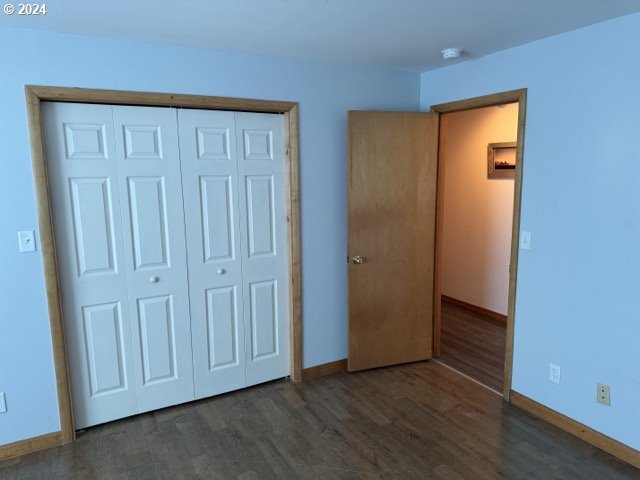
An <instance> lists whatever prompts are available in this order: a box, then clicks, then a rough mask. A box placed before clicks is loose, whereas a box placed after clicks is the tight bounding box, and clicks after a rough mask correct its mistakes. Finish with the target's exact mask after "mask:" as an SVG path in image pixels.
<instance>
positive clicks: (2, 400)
mask: <svg viewBox="0 0 640 480" xmlns="http://www.w3.org/2000/svg"><path fill="white" fill-rule="evenodd" d="M0 413H7V399H6V397H5V396H4V392H0Z"/></svg>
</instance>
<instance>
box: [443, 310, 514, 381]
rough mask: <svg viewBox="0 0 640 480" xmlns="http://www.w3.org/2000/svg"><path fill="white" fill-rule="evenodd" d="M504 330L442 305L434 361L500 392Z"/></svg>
mask: <svg viewBox="0 0 640 480" xmlns="http://www.w3.org/2000/svg"><path fill="white" fill-rule="evenodd" d="M505 330H506V325H504V324H501V323H499V322H498V321H496V320H492V319H489V318H487V317H485V316H483V315H482V314H480V313H477V312H472V311H470V310H468V309H466V308H463V307H460V306H458V305H453V304H451V303H449V302H446V301H443V302H442V342H441V348H442V351H441V356H440V357H438V360H439V361H440V362H442V363H444V364H445V365H448V366H450V367H452V368H455V369H456V370H458V371H460V372H462V373H464V374H465V375H469V376H470V377H471V378H473V379H475V380H477V381H479V382H480V383H482V384H484V385H487V386H488V387H491V388H492V389H494V390H496V391H498V392H502V383H503V378H504V342H505Z"/></svg>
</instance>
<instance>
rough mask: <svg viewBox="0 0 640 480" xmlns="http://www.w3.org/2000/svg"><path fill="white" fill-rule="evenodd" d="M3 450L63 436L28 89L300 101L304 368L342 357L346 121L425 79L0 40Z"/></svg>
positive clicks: (4, 34)
mask: <svg viewBox="0 0 640 480" xmlns="http://www.w3.org/2000/svg"><path fill="white" fill-rule="evenodd" d="M0 63H1V65H2V67H1V68H2V72H1V74H0V125H1V126H2V128H0V146H1V149H0V165H1V167H2V168H1V170H0V172H1V173H0V252H1V253H0V282H1V286H0V312H1V314H0V391H4V392H6V394H7V403H8V407H9V408H8V410H9V411H8V413H6V414H3V415H0V444H5V443H9V442H13V441H16V440H20V439H23V438H27V437H32V436H36V435H41V434H45V433H48V432H51V431H55V430H58V428H59V419H58V413H57V412H58V410H57V403H56V395H55V384H54V380H55V377H54V372H53V360H52V352H51V336H50V330H49V324H48V318H47V310H46V303H45V292H44V283H43V273H42V260H41V257H40V255H39V254H19V253H18V251H17V246H18V245H17V234H16V232H17V231H18V230H37V225H36V210H35V202H34V189H33V179H32V178H33V177H32V170H31V155H30V149H29V144H28V133H27V123H26V121H27V120H26V111H25V101H24V85H25V84H40V85H60V86H69V87H90V88H104V89H122V90H143V91H158V92H174V93H197V94H207V95H218V96H233V97H245V98H262V99H271V100H291V101H296V102H300V139H301V152H300V155H301V170H300V174H301V222H302V225H301V230H302V266H303V267H302V277H303V278H302V281H303V318H304V340H303V342H304V361H303V363H304V366H305V367H309V366H313V365H316V364H321V363H325V362H331V361H334V360H338V359H342V358H345V356H346V353H347V333H346V330H347V320H346V319H347V303H346V278H347V275H346V263H345V261H344V259H345V255H346V238H347V234H346V223H347V220H346V211H347V206H346V174H347V168H346V112H347V110H349V109H399V110H402V109H406V110H417V109H418V104H419V88H420V85H419V75H418V74H413V73H404V72H394V71H388V70H376V69H364V68H356V67H347V66H335V65H328V64H319V63H310V62H294V61H287V60H280V59H273V58H265V57H257V56H247V55H234V54H225V53H215V52H211V51H206V50H197V49H186V48H173V47H167V46H157V45H149V44H143V43H133V42H126V41H113V40H106V39H99V38H89V37H78V36H70V35H59V34H50V33H42V32H37V31H28V30H13V29H0Z"/></svg>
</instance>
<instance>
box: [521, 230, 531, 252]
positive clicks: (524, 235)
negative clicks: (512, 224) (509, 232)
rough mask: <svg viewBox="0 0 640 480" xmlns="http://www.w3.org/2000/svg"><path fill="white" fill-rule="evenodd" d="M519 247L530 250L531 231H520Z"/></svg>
mask: <svg viewBox="0 0 640 480" xmlns="http://www.w3.org/2000/svg"><path fill="white" fill-rule="evenodd" d="M520 248H521V249H522V250H531V232H527V231H524V230H522V231H521V232H520Z"/></svg>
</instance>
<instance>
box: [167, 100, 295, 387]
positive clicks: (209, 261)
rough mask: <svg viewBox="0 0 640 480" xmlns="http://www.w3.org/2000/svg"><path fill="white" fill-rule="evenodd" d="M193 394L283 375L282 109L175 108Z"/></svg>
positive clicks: (285, 356) (285, 311) (285, 304)
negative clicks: (279, 111)
mask: <svg viewBox="0 0 640 480" xmlns="http://www.w3.org/2000/svg"><path fill="white" fill-rule="evenodd" d="M178 119H179V125H180V150H181V157H182V182H183V190H184V199H185V221H186V225H187V232H189V235H188V236H187V242H188V252H189V254H188V258H189V287H190V297H191V318H192V332H193V341H192V344H193V365H194V377H195V393H196V398H202V397H206V396H209V395H214V394H218V393H223V392H227V391H230V390H234V389H237V388H241V387H243V386H248V385H255V384H257V383H261V382H265V381H268V380H273V379H275V378H281V377H285V376H287V375H288V373H289V341H288V340H289V339H288V334H289V332H288V321H287V319H288V316H289V312H288V302H287V298H288V292H289V290H288V283H287V268H288V263H287V262H288V260H287V258H288V252H287V251H286V245H287V242H286V233H287V230H286V228H287V227H286V226H287V213H286V199H285V194H286V192H285V181H284V180H285V167H284V136H283V133H284V132H283V118H282V115H271V114H256V113H237V112H236V113H234V112H219V111H202V110H180V111H179V112H178Z"/></svg>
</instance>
